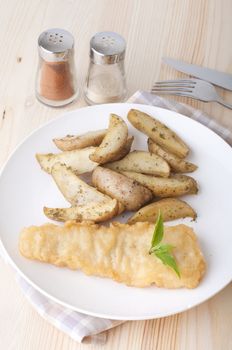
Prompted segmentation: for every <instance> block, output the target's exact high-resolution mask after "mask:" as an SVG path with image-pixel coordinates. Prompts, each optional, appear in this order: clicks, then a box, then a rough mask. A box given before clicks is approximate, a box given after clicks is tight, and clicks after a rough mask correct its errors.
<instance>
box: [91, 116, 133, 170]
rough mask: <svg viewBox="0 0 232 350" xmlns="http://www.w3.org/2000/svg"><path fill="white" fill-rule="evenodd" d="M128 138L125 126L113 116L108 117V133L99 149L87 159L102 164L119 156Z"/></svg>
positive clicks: (120, 119)
mask: <svg viewBox="0 0 232 350" xmlns="http://www.w3.org/2000/svg"><path fill="white" fill-rule="evenodd" d="M127 136H128V129H127V125H126V123H125V122H124V120H123V119H122V118H120V117H118V116H117V115H115V114H111V115H110V123H109V128H108V131H107V133H106V135H105V137H104V139H103V140H102V142H101V144H100V146H99V147H97V148H96V150H95V152H94V153H92V154H91V155H90V156H89V157H90V159H91V160H92V161H93V162H97V163H99V164H104V163H108V162H110V161H111V160H112V159H115V157H117V156H120V154H121V152H122V151H123V149H124V147H125V145H126V142H127Z"/></svg>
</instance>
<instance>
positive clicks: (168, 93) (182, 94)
mask: <svg viewBox="0 0 232 350" xmlns="http://www.w3.org/2000/svg"><path fill="white" fill-rule="evenodd" d="M151 92H152V93H153V94H158V95H175V96H185V97H191V98H194V96H193V95H192V94H191V93H189V92H178V91H163V90H157V91H155V90H153V89H152V90H151Z"/></svg>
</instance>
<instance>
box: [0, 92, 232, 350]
mask: <svg viewBox="0 0 232 350" xmlns="http://www.w3.org/2000/svg"><path fill="white" fill-rule="evenodd" d="M128 102H134V103H141V104H149V105H154V106H157V107H162V108H166V109H170V110H173V111H175V112H178V113H181V114H184V115H186V116H188V117H190V118H192V119H194V120H197V121H199V122H200V123H202V124H204V125H206V126H208V127H209V128H210V129H212V130H214V131H215V132H216V133H217V134H218V135H220V136H221V137H222V138H224V139H225V140H226V141H227V142H228V143H229V144H230V145H232V133H231V131H230V130H228V129H226V128H224V127H223V126H221V125H220V124H218V123H216V122H215V121H214V120H213V119H211V118H210V117H209V116H207V115H206V114H204V113H203V112H201V111H199V110H196V109H194V108H193V107H191V106H188V105H186V104H183V103H177V102H176V101H173V100H167V99H165V98H163V97H160V96H157V95H153V94H150V93H149V92H146V91H137V92H136V93H135V94H134V95H133V96H132V97H131V98H130V99H129V100H128ZM0 256H2V258H3V259H4V260H5V261H6V262H7V258H6V256H5V254H4V252H3V250H2V251H1V244H0ZM17 281H18V283H19V285H20V287H21V289H22V291H23V293H24V295H25V297H26V298H27V299H28V301H29V302H30V303H31V304H32V305H33V307H34V308H35V309H36V311H37V312H38V313H39V314H40V315H41V316H42V317H43V318H44V319H46V320H47V321H49V322H50V323H52V324H53V325H54V326H55V327H57V328H58V329H59V330H61V331H63V332H64V333H66V334H68V335H69V336H70V337H71V338H72V339H74V340H76V341H78V342H92V343H95V344H104V343H105V342H106V336H107V333H106V332H105V331H107V330H108V329H110V328H113V327H116V326H118V325H119V324H121V323H122V321H113V320H108V319H103V318H97V317H92V316H88V315H85V314H82V313H79V312H76V311H73V310H71V309H68V308H66V307H63V306H61V305H59V304H57V303H55V302H53V301H52V300H50V299H48V298H47V297H45V296H44V295H42V294H41V293H40V292H38V291H37V290H36V289H34V288H33V287H32V286H31V285H30V284H29V283H27V282H26V281H25V280H24V279H23V278H22V277H21V276H18V275H17Z"/></svg>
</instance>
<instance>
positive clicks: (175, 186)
mask: <svg viewBox="0 0 232 350" xmlns="http://www.w3.org/2000/svg"><path fill="white" fill-rule="evenodd" d="M121 173H122V174H123V175H126V176H128V177H129V178H130V179H133V180H135V181H138V182H139V183H140V184H141V185H143V186H145V187H147V188H149V189H150V190H151V191H152V192H153V194H154V195H155V196H156V197H163V198H164V197H178V196H182V195H184V194H196V193H197V191H198V188H197V183H196V181H195V180H194V179H193V178H192V177H190V176H187V175H180V174H178V175H172V176H170V177H168V178H163V177H156V176H152V175H144V174H139V173H135V172H132V171H122V172H121Z"/></svg>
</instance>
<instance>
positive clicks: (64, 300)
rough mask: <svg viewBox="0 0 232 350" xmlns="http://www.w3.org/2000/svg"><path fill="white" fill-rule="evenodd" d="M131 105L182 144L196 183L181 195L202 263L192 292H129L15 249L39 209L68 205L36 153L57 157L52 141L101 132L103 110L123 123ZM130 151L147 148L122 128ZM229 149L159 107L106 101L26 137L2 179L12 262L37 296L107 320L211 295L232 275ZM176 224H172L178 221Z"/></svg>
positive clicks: (3, 220)
mask: <svg viewBox="0 0 232 350" xmlns="http://www.w3.org/2000/svg"><path fill="white" fill-rule="evenodd" d="M130 108H138V109H140V110H142V111H145V112H148V113H150V114H151V115H153V116H155V117H156V118H158V119H160V120H161V121H162V122H164V123H166V124H167V125H168V126H170V127H171V128H172V129H173V130H175V131H177V132H178V134H179V135H180V136H181V137H182V138H183V139H184V140H185V141H186V142H187V144H188V145H189V146H190V148H191V150H192V152H191V155H190V157H189V159H190V161H193V162H194V163H196V164H198V165H199V169H198V170H197V171H196V172H195V173H194V174H193V176H194V177H195V178H196V179H197V181H198V182H199V185H200V191H199V194H198V195H197V196H186V199H187V201H188V202H189V203H190V204H191V205H192V206H193V208H195V209H196V211H197V213H198V219H197V222H195V223H192V222H191V221H190V220H188V219H185V220H179V221H182V222H185V223H187V224H189V225H191V226H193V227H194V229H195V232H196V233H197V235H198V237H199V240H200V245H201V247H202V250H203V253H204V255H205V258H206V261H207V273H206V276H205V278H204V279H203V281H202V282H201V283H200V285H199V287H197V288H196V289H193V290H187V289H179V290H167V289H159V288H156V287H155V286H152V287H150V288H144V289H139V288H132V287H126V286H124V285H122V284H119V283H116V282H114V281H111V280H109V279H103V278H98V277H87V276H85V275H84V274H83V273H82V272H80V271H71V270H68V269H65V268H58V267H54V266H52V265H49V264H41V263H39V262H34V261H30V260H27V259H25V258H23V257H22V256H20V254H19V252H18V237H19V232H20V230H21V228H22V227H24V226H28V225H40V224H43V223H45V222H46V221H47V218H46V217H45V216H44V215H43V210H42V208H43V206H44V205H47V206H51V207H52V206H54V207H55V206H62V205H67V203H66V202H65V200H64V199H63V197H62V195H61V194H60V192H59V191H58V189H57V187H56V185H55V183H54V182H53V180H52V178H51V177H50V176H49V175H48V174H46V173H45V172H43V171H41V170H40V167H39V165H38V163H37V162H36V160H35V153H43V152H44V153H48V152H57V149H56V148H55V146H54V145H53V143H52V141H51V140H52V139H53V138H54V137H58V136H63V135H66V134H75V133H82V132H86V131H87V130H95V129H101V128H105V127H107V124H108V116H109V113H111V112H114V113H116V114H118V115H120V116H122V117H123V118H125V119H126V115H127V112H128V110H129V109H130ZM128 127H129V132H130V133H131V134H133V135H135V136H136V137H135V142H134V148H136V149H146V137H145V135H143V134H141V133H139V132H138V131H137V130H135V129H134V128H133V127H132V126H130V125H129V124H128ZM231 198H232V152H231V148H230V146H229V145H227V144H226V143H225V142H224V141H223V140H222V139H221V138H220V137H219V136H217V135H216V134H214V133H213V132H212V131H211V130H209V129H207V128H206V127H204V126H203V125H201V124H199V123H197V122H195V121H193V120H191V119H189V118H187V117H184V116H181V115H179V114H177V113H174V112H171V111H167V110H165V109H161V108H155V107H152V106H145V105H132V104H111V105H110V104H108V105H99V106H94V107H86V108H82V109H78V110H76V111H71V112H69V113H67V114H65V115H63V116H62V117H61V118H59V119H56V120H54V121H52V122H51V123H49V124H47V125H45V126H43V127H42V128H40V129H38V130H37V131H35V132H34V133H33V134H32V135H30V136H29V137H28V138H27V139H26V140H25V141H24V142H23V143H22V144H21V145H20V146H19V147H18V148H17V150H16V151H15V152H14V154H13V155H12V156H11V157H10V159H9V161H8V162H7V164H6V166H5V168H4V170H3V171H2V174H1V177H0V213H1V216H0V235H1V240H2V243H3V246H4V247H5V250H6V252H7V253H8V255H9V257H10V259H11V262H12V263H13V265H14V266H15V268H16V269H17V270H18V271H19V272H20V274H21V275H22V276H23V277H25V278H26V280H27V281H28V282H30V283H31V284H32V285H33V286H34V287H35V288H37V289H38V290H39V291H40V292H42V293H43V294H45V295H46V296H49V297H50V298H51V299H53V300H55V301H56V302H58V303H60V304H62V305H65V306H68V307H71V308H73V309H75V310H77V311H81V312H83V313H87V314H91V315H95V316H99V317H108V318H111V319H133V320H141V319H149V318H157V317H163V316H167V315H171V314H175V313H177V312H180V311H184V310H186V309H189V308H191V307H193V306H195V305H197V304H199V303H201V302H203V301H204V300H206V299H208V298H210V297H211V296H213V295H214V294H215V293H217V292H218V291H219V290H221V289H222V288H223V287H224V286H225V285H226V284H228V283H229V282H230V280H231V276H232V254H231V244H232V233H231V209H232V206H231ZM176 223H177V222H174V223H171V224H176Z"/></svg>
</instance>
